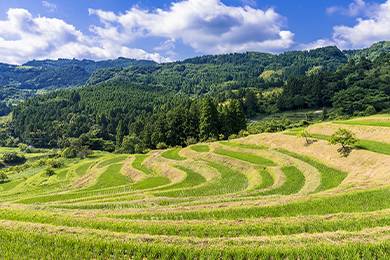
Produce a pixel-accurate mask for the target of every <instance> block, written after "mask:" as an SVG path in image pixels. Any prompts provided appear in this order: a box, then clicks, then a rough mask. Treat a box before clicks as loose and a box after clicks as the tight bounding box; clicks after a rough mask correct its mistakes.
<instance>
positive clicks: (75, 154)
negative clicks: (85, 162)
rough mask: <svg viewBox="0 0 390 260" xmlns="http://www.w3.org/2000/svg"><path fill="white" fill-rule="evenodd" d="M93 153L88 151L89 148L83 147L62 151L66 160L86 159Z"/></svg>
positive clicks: (68, 148)
mask: <svg viewBox="0 0 390 260" xmlns="http://www.w3.org/2000/svg"><path fill="white" fill-rule="evenodd" d="M91 153H92V152H91V151H90V150H88V148H87V147H85V146H81V147H67V148H65V149H64V150H62V153H61V155H62V157H64V158H68V159H70V158H80V159H84V158H86V157H88V156H89V155H90V154H91Z"/></svg>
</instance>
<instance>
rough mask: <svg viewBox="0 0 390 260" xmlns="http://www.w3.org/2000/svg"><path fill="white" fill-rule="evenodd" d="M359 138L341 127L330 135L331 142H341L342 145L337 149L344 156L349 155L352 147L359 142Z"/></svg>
mask: <svg viewBox="0 0 390 260" xmlns="http://www.w3.org/2000/svg"><path fill="white" fill-rule="evenodd" d="M357 141H358V140H357V139H356V137H355V135H354V134H353V133H352V132H351V131H349V130H347V129H344V128H339V129H338V130H337V131H336V132H335V133H334V134H333V135H332V136H331V137H330V141H329V142H330V143H331V144H340V145H341V147H340V148H339V149H337V151H338V152H339V153H340V154H341V155H342V156H344V157H347V156H348V155H349V154H350V153H351V151H352V149H353V146H354V145H355V144H356V143H357Z"/></svg>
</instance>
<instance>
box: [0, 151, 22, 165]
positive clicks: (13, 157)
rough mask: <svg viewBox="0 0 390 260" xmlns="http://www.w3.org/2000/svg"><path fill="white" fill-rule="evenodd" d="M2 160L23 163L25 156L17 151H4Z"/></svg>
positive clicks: (8, 162) (10, 162)
mask: <svg viewBox="0 0 390 260" xmlns="http://www.w3.org/2000/svg"><path fill="white" fill-rule="evenodd" d="M3 161H4V162H5V163H7V164H19V163H24V162H25V161H26V158H25V157H24V156H23V155H18V154H17V153H5V154H3Z"/></svg>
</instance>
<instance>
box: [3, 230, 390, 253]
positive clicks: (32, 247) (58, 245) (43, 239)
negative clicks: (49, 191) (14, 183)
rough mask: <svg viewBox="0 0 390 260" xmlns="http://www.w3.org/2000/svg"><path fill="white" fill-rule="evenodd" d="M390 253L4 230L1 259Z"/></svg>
mask: <svg viewBox="0 0 390 260" xmlns="http://www.w3.org/2000/svg"><path fill="white" fill-rule="evenodd" d="M389 249H390V245H389V242H386V241H384V242H382V243H378V244H363V243H359V242H355V243H349V244H341V245H335V244H323V245H322V244H313V245H307V246H305V247H299V246H281V247H271V246H268V247H259V248H253V247H250V246H243V247H237V246H231V247H222V248H218V247H213V246H209V247H199V246H190V245H187V246H185V245H171V244H169V243H162V242H160V243H148V242H137V241H132V240H129V241H126V240H120V239H115V238H111V239H110V238H107V237H104V236H103V235H86V234H81V235H78V236H75V235H73V234H71V233H60V234H51V233H50V232H48V231H40V232H36V231H35V232H34V230H32V231H29V230H7V229H6V228H4V227H1V228H0V256H1V258H5V259H15V258H16V259H385V258H386V257H387V256H388V255H389V254H388V251H389Z"/></svg>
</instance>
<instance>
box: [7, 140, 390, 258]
mask: <svg viewBox="0 0 390 260" xmlns="http://www.w3.org/2000/svg"><path fill="white" fill-rule="evenodd" d="M294 134H296V133H294ZM249 141H250V140H249ZM219 144H220V145H219ZM219 144H210V145H206V144H199V145H194V146H191V147H190V149H191V150H193V151H195V152H197V153H186V158H184V157H183V156H181V155H180V154H179V152H180V150H181V149H180V148H174V149H170V150H167V151H165V152H163V153H161V154H160V155H158V156H161V157H163V158H165V159H169V160H160V161H159V163H161V164H162V165H160V166H161V167H157V166H158V165H156V168H155V169H154V170H151V169H150V168H148V167H146V166H145V160H146V159H148V160H154V159H155V158H154V157H150V158H149V156H148V155H134V160H133V162H132V163H131V165H127V164H126V167H133V168H134V169H136V170H138V171H140V172H143V173H144V174H145V175H144V177H145V178H144V179H142V180H140V181H139V182H135V183H131V180H130V179H129V178H128V177H127V176H125V175H123V174H122V173H121V167H122V165H123V163H124V161H125V160H126V159H127V158H128V156H127V155H110V154H99V155H97V156H94V157H93V158H90V159H88V160H81V161H78V160H69V161H68V160H66V163H65V165H64V166H63V167H62V168H60V169H56V175H55V176H53V177H47V176H44V174H43V170H44V169H45V168H46V166H40V167H37V166H34V167H31V168H28V169H22V170H21V171H20V172H19V173H14V174H11V175H10V177H11V182H9V183H6V184H1V185H0V201H1V202H0V226H1V227H0V258H60V257H65V258H67V259H68V258H69V259H74V258H75V259H80V258H95V259H96V258H97V259H101V258H103V259H106V258H119V259H120V258H134V259H140V258H151V259H154V258H162V259H164V258H165V259H172V258H191V259H193V258H219V259H232V258H233V259H239V258H246V259H248V258H249V259H250V258H273V259H285V258H291V259H296V258H300V259H313V258H314V259H317V258H323V259H327V258H338V259H343V258H344V259H350V258H362V257H363V258H367V259H371V258H384V259H386V258H388V257H389V253H388V252H389V250H390V245H389V243H388V242H387V241H388V233H389V229H390V214H389V213H390V212H389V209H390V204H389V203H390V201H389V200H388V198H389V197H390V188H389V187H390V181H389V182H387V181H386V179H385V178H384V179H382V183H377V184H376V185H377V186H374V188H371V189H367V190H361V191H349V192H344V190H345V189H341V191H339V189H333V188H335V187H338V186H339V185H344V187H345V184H344V183H343V180H344V179H345V178H346V176H347V174H348V173H347V172H344V171H343V169H334V168H332V167H329V166H328V165H326V164H325V163H323V162H322V161H321V160H320V159H321V158H320V157H317V158H312V157H308V156H304V155H302V154H297V153H296V152H294V149H290V150H283V149H278V150H277V151H278V152H279V153H283V154H284V155H283V156H281V155H280V156H281V157H280V158H281V159H280V160H277V159H276V158H275V159H273V160H272V161H271V160H270V159H268V158H264V157H261V156H258V155H257V154H256V153H261V152H260V151H259V150H264V151H267V150H273V149H270V148H267V147H265V146H263V145H259V144H248V143H247V142H246V139H245V138H244V139H238V140H235V141H229V142H220V143H219ZM365 145H366V146H367V145H372V143H371V144H365ZM374 146H375V147H372V148H370V149H371V150H373V149H378V147H380V146H378V145H377V144H374ZM211 147H216V149H215V150H213V151H214V152H215V153H217V154H219V155H221V160H220V161H218V162H215V161H210V151H211V149H210V148H211ZM3 150H6V149H3ZM0 152H1V149H0ZM183 152H184V151H183ZM264 153H265V152H264ZM183 154H184V153H183ZM319 154H320V151H319ZM272 155H273V156H278V153H277V152H275V151H274V150H273V151H272ZM222 156H223V158H222ZM286 156H287V157H286ZM193 157H194V158H193ZM289 157H290V158H295V159H297V160H300V161H301V163H299V164H297V165H295V163H298V162H297V161H296V160H286V158H289ZM219 159H220V158H219ZM233 161H234V164H231V162H233ZM195 162H196V163H195ZM281 162H283V164H280V163H281ZM384 163H385V162H384ZM302 164H308V165H311V166H312V167H314V168H316V169H317V170H318V172H319V173H320V177H321V181H320V186H319V187H318V188H317V189H316V190H315V191H314V192H313V193H312V194H310V195H304V194H297V193H298V192H299V191H300V190H301V189H302V187H303V186H304V185H305V181H306V179H305V176H306V174H310V172H301V171H300V170H299V169H301V167H296V166H299V165H302ZM231 165H234V167H232V166H231ZM170 167H176V171H177V170H179V171H182V172H183V174H185V175H186V177H185V178H184V179H183V180H182V181H180V182H175V183H173V184H170V179H171V180H173V181H174V179H175V178H176V177H177V176H176V177H175V176H169V174H171V172H175V171H169V170H168V169H169V168H170ZM275 169H281V170H282V174H283V175H284V179H285V181H284V182H283V183H281V184H280V185H281V186H280V185H275V184H277V183H275V182H277V181H278V175H271V174H270V172H275V173H277V174H278V172H279V171H274V170H275ZM303 169H305V168H304V167H303ZM256 170H257V171H256ZM373 174H375V173H374V172H373ZM168 177H169V178H168ZM274 178H275V179H274ZM279 181H280V179H279ZM350 181H351V180H350V179H349V180H348V185H350V184H349V182H350ZM367 182H370V179H367ZM352 183H353V182H352ZM75 184H80V186H74V185H75ZM249 184H251V186H250V187H251V189H250V190H249V189H248V187H249ZM252 184H253V185H252ZM75 187H84V188H81V189H77V188H75ZM348 187H349V188H353V186H348ZM320 191H327V192H325V193H317V192H320ZM270 195H273V196H270ZM5 202H7V204H5ZM19 204H23V205H22V206H21V205H19ZM38 204H39V205H38ZM150 220H152V221H150Z"/></svg>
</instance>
